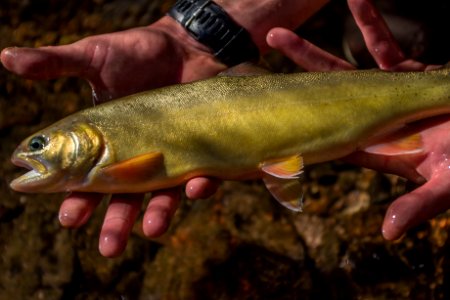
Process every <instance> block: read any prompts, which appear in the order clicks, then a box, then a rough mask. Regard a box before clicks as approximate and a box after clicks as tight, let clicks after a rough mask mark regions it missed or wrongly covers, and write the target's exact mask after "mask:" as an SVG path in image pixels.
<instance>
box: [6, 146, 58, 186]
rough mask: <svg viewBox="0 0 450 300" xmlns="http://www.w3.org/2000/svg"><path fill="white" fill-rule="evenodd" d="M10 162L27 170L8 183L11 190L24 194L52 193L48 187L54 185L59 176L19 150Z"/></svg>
mask: <svg viewBox="0 0 450 300" xmlns="http://www.w3.org/2000/svg"><path fill="white" fill-rule="evenodd" d="M11 162H12V163H13V164H14V165H16V166H18V167H23V168H26V169H28V170H29V171H28V172H26V173H25V174H23V175H21V176H20V177H18V178H16V179H14V180H13V181H12V182H11V183H10V187H11V188H12V189H13V190H15V191H17V192H24V193H35V192H52V191H51V190H49V188H48V187H49V186H51V185H52V184H53V183H54V181H55V180H56V179H57V177H58V176H59V175H60V174H58V173H57V172H52V171H51V170H50V169H49V168H48V166H46V165H45V163H43V162H41V161H39V160H38V159H36V158H35V157H33V156H30V155H27V154H26V153H25V152H23V151H21V149H20V148H18V149H17V150H16V151H15V152H14V154H13V156H12V158H11Z"/></svg>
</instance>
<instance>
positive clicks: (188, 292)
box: [0, 0, 450, 299]
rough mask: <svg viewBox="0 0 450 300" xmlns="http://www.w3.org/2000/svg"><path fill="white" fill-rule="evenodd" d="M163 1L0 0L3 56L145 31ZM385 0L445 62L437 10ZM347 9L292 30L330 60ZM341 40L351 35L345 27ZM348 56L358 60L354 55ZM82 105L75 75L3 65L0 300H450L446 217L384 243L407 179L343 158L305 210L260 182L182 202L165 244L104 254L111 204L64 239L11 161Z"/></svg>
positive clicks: (84, 91) (49, 204)
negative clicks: (294, 208)
mask: <svg viewBox="0 0 450 300" xmlns="http://www.w3.org/2000/svg"><path fill="white" fill-rule="evenodd" d="M169 2H170V1H149V0H135V1H120V0H93V1H87V0H79V1H52V0H45V1H39V2H36V1H13V0H5V1H2V5H1V6H0V48H4V47H6V46H12V45H17V46H31V47H35V46H41V45H51V44H64V43H69V42H73V41H76V40H78V39H80V38H82V37H84V36H87V35H92V34H96V33H103V32H111V31H117V30H120V29H125V28H129V27H134V26H139V25H146V24H149V23H151V22H152V20H154V19H155V18H157V17H158V16H160V15H161V14H162V13H163V12H164V11H166V10H167V9H168V7H169V6H170V3H169ZM386 2H389V3H390V5H389V6H387V5H385V4H384V2H381V3H380V5H381V6H382V7H384V9H385V11H386V12H389V13H393V12H396V11H402V13H403V14H407V15H408V16H410V17H412V18H415V19H417V18H418V19H421V20H422V22H423V23H424V24H426V25H427V26H428V29H423V30H422V31H420V32H422V33H424V32H425V33H427V34H426V35H425V36H426V37H427V39H425V41H426V42H420V43H417V42H415V43H412V42H411V40H408V39H406V41H405V44H407V45H409V44H411V43H412V45H413V46H410V47H409V48H408V49H409V50H410V51H409V53H410V54H411V55H414V56H417V57H419V58H421V59H423V60H427V61H429V62H434V63H442V62H445V61H446V60H449V57H448V53H449V52H448V48H445V47H446V46H445V45H446V44H447V43H446V36H444V35H442V34H443V32H444V33H445V32H446V34H447V35H448V28H449V27H448V22H447V21H443V18H444V17H445V16H448V13H449V10H448V4H446V3H445V1H437V0H436V1H428V2H427V4H429V6H427V7H423V4H421V5H420V3H419V2H420V1H400V0H397V1H386ZM416 2H417V3H416ZM422 3H423V2H422ZM416 4H417V5H416ZM445 9H446V10H445ZM346 13H347V12H346V8H345V3H344V2H343V1H337V2H336V3H334V4H333V5H331V6H329V7H327V8H326V9H324V10H323V11H322V12H321V14H320V15H319V16H317V17H315V18H314V19H313V20H311V21H310V22H309V23H308V24H307V25H306V26H304V27H303V28H302V29H301V30H300V32H301V34H302V35H303V36H306V37H308V38H309V39H311V40H313V41H317V42H318V43H320V44H321V45H322V46H324V47H327V49H330V50H331V51H333V52H335V53H338V54H339V53H340V52H341V50H340V46H341V44H342V37H343V32H344V31H345V28H348V27H346V26H349V25H345V22H343V21H342V20H344V19H345V18H344V16H345V15H346ZM447 19H448V18H447ZM445 25H446V27H445ZM443 26H444V27H443ZM445 28H446V29H445ZM439 34H441V36H440V35H439ZM345 36H346V39H350V37H349V34H348V31H347V34H346V35H345ZM441 38H442V39H443V42H442V44H439V42H440V40H441ZM408 43H409V44H408ZM446 55H447V56H446ZM354 56H355V57H356V58H357V59H361V60H364V59H365V54H364V53H361V52H358V53H357V54H355V55H354ZM268 60H269V61H270V62H272V64H274V66H275V69H277V70H289V71H290V70H292V65H291V64H289V63H288V62H286V61H285V60H283V59H280V58H278V57H274V56H273V55H271V56H269V58H268ZM280 62H281V64H280ZM367 65H369V66H370V61H367ZM90 97H91V92H90V89H89V87H88V85H87V84H86V83H84V82H82V81H81V80H79V79H67V78H66V79H60V80H52V81H46V82H36V81H29V80H24V79H21V78H19V77H16V76H14V75H11V74H9V73H8V72H7V71H6V70H5V69H0V136H1V143H0V161H1V164H0V178H1V181H0V270H1V272H0V299H448V298H450V254H449V253H450V239H449V238H448V232H449V224H450V214H448V213H447V214H443V215H441V216H439V217H437V218H435V219H434V220H431V221H429V222H427V223H426V224H423V225H421V226H419V227H418V228H415V229H413V230H411V231H410V232H409V233H408V234H407V235H406V236H405V237H404V238H402V239H401V240H400V241H397V242H386V241H384V240H383V238H382V237H381V234H380V226H381V222H382V219H383V215H384V212H385V210H386V207H387V205H388V203H389V202H390V201H391V200H393V199H395V197H397V196H398V195H400V194H402V193H404V192H405V190H406V189H407V186H406V184H405V182H404V180H402V179H400V178H397V177H395V176H387V175H384V174H379V173H375V172H373V171H369V170H363V169H360V168H357V167H354V166H351V165H348V164H344V163H339V162H333V163H329V164H323V165H319V166H315V167H311V168H308V170H307V172H306V175H305V182H306V184H305V212H303V213H301V214H292V213H290V212H289V211H286V210H285V209H283V208H282V207H280V206H279V205H278V204H277V203H275V201H273V200H272V199H271V197H270V195H269V194H268V193H267V191H266V190H265V188H264V187H263V186H262V185H261V183H260V182H243V183H236V182H227V183H224V184H223V185H222V187H221V188H220V190H219V192H218V193H217V194H216V195H214V196H213V197H212V198H211V199H208V200H202V201H197V202H187V201H186V202H185V203H183V206H182V208H181V209H180V210H179V211H178V214H177V217H176V221H175V222H174V223H173V226H172V227H171V229H170V231H169V233H168V234H166V235H165V236H164V237H162V238H161V239H158V240H157V241H148V240H145V239H143V238H142V237H140V236H139V234H138V233H136V234H133V235H132V237H131V240H130V243H129V245H128V247H127V250H126V252H125V253H124V254H123V255H122V256H121V257H119V258H116V259H106V258H103V257H101V256H100V255H99V253H98V250H97V243H98V233H99V227H100V225H101V221H102V216H103V213H104V208H105V206H106V203H104V204H103V207H101V208H100V209H98V210H97V212H96V214H95V216H94V218H92V219H91V221H90V222H89V223H88V224H87V225H86V226H84V227H83V228H81V229H78V230H68V229H63V228H61V227H60V225H59V223H58V219H57V214H58V206H59V204H60V202H61V199H62V195H25V194H18V193H15V192H12V191H11V190H10V189H9V187H8V182H10V181H11V179H12V178H14V177H16V176H17V175H18V174H20V173H21V172H22V170H19V169H18V168H16V167H14V166H13V165H12V164H11V163H10V162H9V157H10V155H11V153H12V151H13V149H14V148H15V146H16V145H17V144H18V142H19V141H21V140H22V138H24V137H25V136H27V135H29V134H30V133H31V132H34V131H36V130H37V129H39V128H42V127H43V126H45V125H47V124H50V123H52V122H54V121H55V120H57V119H60V118H61V117H62V116H65V115H67V114H69V113H72V112H74V111H77V110H79V109H80V108H82V107H86V106H89V105H90V104H91V99H90ZM136 232H138V231H136Z"/></svg>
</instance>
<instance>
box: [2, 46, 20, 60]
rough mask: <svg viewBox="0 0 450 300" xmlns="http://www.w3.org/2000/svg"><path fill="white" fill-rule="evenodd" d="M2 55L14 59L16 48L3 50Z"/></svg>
mask: <svg viewBox="0 0 450 300" xmlns="http://www.w3.org/2000/svg"><path fill="white" fill-rule="evenodd" d="M2 54H3V55H4V56H7V57H12V58H15V57H16V56H17V47H9V48H5V49H3V51H2Z"/></svg>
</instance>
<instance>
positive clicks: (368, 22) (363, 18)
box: [348, 0, 405, 70]
mask: <svg viewBox="0 0 450 300" xmlns="http://www.w3.org/2000/svg"><path fill="white" fill-rule="evenodd" d="M348 6H349V8H350V11H351V12H352V15H353V17H354V18H355V21H356V24H357V25H358V27H359V29H360V30H361V33H362V35H363V37H364V41H365V43H366V45H367V48H368V50H369V52H370V53H371V54H372V56H373V58H374V59H375V61H376V62H377V64H378V66H379V67H380V69H383V70H390V68H392V67H393V66H395V65H397V64H398V63H400V62H402V61H403V60H405V56H404V54H403V52H402V50H401V49H400V47H399V45H398V43H397V42H396V41H395V39H394V37H393V35H392V33H391V31H390V30H389V28H388V27H387V25H386V23H385V22H384V20H383V18H382V17H381V15H380V13H379V12H378V10H377V9H376V8H375V6H374V5H373V3H372V2H371V1H370V0H348Z"/></svg>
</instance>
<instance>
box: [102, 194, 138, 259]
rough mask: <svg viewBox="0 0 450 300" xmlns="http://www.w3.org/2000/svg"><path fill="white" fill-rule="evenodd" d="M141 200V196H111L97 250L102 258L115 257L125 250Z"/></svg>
mask: <svg viewBox="0 0 450 300" xmlns="http://www.w3.org/2000/svg"><path fill="white" fill-rule="evenodd" d="M143 198H144V195H143V194H120V195H113V196H112V199H111V201H110V203H109V206H108V209H107V211H106V215H105V219H104V221H103V226H102V229H101V232H100V242H99V250H100V253H101V254H102V255H103V256H105V257H115V256H118V255H120V254H122V252H123V251H124V250H125V247H126V245H127V241H128V237H129V235H130V232H131V229H132V228H133V224H134V222H135V221H136V218H137V216H138V213H139V211H140V209H141V205H142V200H143Z"/></svg>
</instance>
